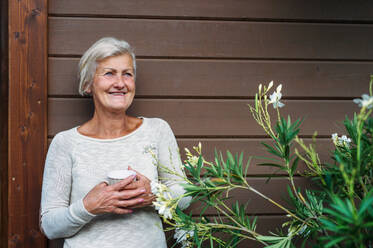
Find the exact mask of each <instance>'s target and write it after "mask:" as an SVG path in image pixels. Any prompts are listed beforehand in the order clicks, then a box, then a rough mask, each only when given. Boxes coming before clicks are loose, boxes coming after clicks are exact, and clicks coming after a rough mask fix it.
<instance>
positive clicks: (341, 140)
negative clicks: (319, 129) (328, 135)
mask: <svg viewBox="0 0 373 248" xmlns="http://www.w3.org/2000/svg"><path fill="white" fill-rule="evenodd" d="M332 140H333V143H334V145H336V146H342V147H343V146H344V147H347V148H348V147H350V143H351V139H350V138H347V136H346V135H342V137H338V134H337V133H333V134H332Z"/></svg>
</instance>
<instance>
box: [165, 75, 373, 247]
mask: <svg viewBox="0 0 373 248" xmlns="http://www.w3.org/2000/svg"><path fill="white" fill-rule="evenodd" d="M372 84H373V77H372V80H371V82H370V88H372ZM271 87H272V82H271V83H270V85H269V86H268V87H267V86H262V85H260V86H259V93H258V94H256V96H255V105H254V106H249V107H250V111H251V113H252V115H253V118H254V119H255V120H256V121H257V123H258V124H259V125H260V126H261V127H262V128H263V129H264V131H265V132H266V133H267V134H268V136H269V137H271V138H272V140H271V142H268V143H262V144H263V146H264V148H265V149H266V151H267V152H268V153H269V154H270V155H271V157H269V158H261V159H265V160H266V162H265V163H262V164H260V166H269V167H272V168H275V169H276V170H277V171H282V172H285V173H287V179H288V180H289V186H288V189H287V195H288V203H289V205H290V206H291V207H290V208H286V207H284V206H282V205H281V204H279V203H278V202H275V201H274V200H272V199H271V198H270V197H268V196H266V195H264V194H263V193H261V192H259V191H258V190H257V189H255V185H251V184H249V182H248V181H247V180H246V178H247V172H248V169H249V168H250V162H251V157H250V158H249V159H247V160H245V159H244V154H243V153H240V154H232V153H231V152H229V151H227V152H226V154H225V156H223V154H222V153H221V152H217V151H215V158H214V161H213V162H208V161H206V160H205V159H204V157H203V155H202V151H201V146H198V147H194V150H195V151H196V153H197V156H195V155H193V154H192V153H191V152H190V151H189V150H187V157H188V159H187V161H186V163H185V170H186V171H187V172H188V173H189V177H187V178H186V177H185V178H184V180H185V181H186V183H185V184H183V186H184V189H185V190H186V193H185V195H188V196H192V197H193V201H198V202H200V204H201V209H200V212H199V213H200V215H199V216H198V217H193V218H192V215H191V214H190V215H187V214H185V213H183V212H182V211H181V210H179V209H178V208H177V209H176V212H175V215H174V220H173V221H174V222H173V225H174V226H175V227H176V228H183V229H186V230H194V236H193V237H191V238H190V242H191V243H189V244H193V245H194V247H208V246H209V247H232V248H233V247H237V245H238V244H239V243H240V242H242V241H243V240H245V239H250V240H254V241H256V242H259V243H261V244H262V245H263V247H270V248H290V247H295V246H296V245H301V246H302V247H305V246H306V245H307V246H310V245H312V247H326V248H328V247H343V248H344V247H359V248H360V247H369V248H373V135H372V134H373V117H372V109H373V96H371V95H370V96H367V95H366V96H363V99H358V100H354V101H355V102H356V103H359V104H360V105H361V109H360V112H359V113H355V114H354V116H353V118H352V119H351V120H350V119H349V118H348V117H346V118H345V120H344V122H343V124H344V127H345V130H346V136H345V137H344V136H342V137H338V135H337V134H333V139H332V140H333V142H334V145H335V149H334V151H332V154H331V157H332V161H333V162H332V163H322V162H321V161H320V159H319V156H318V154H317V152H316V150H317V149H316V134H315V135H314V137H313V142H312V144H306V143H305V142H304V141H303V140H302V139H301V138H300V137H298V136H297V135H298V134H299V132H300V125H301V124H302V122H303V119H297V120H295V121H293V122H292V121H291V118H290V116H288V117H287V118H283V117H281V114H280V111H279V107H281V106H283V104H282V103H280V102H279V100H280V99H281V86H279V87H277V90H276V92H275V93H273V94H272V95H271V96H270V100H269V99H268V97H267V95H266V94H267V93H268V92H269V90H270V89H271ZM370 94H372V92H371V90H370ZM270 104H274V106H276V107H275V109H276V113H277V121H276V122H275V124H272V122H271V118H270V114H269V112H268V106H269V105H270ZM245 161H246V162H245ZM300 162H302V163H304V164H305V165H306V166H307V168H308V171H306V172H305V173H304V175H305V176H308V177H310V178H311V180H310V181H311V182H312V185H310V186H309V187H307V188H303V189H301V188H299V187H297V186H296V184H295V181H294V176H295V174H296V173H298V172H297V168H298V164H299V163H300ZM237 189H241V190H247V191H251V192H253V193H255V194H257V195H259V196H260V197H262V198H264V199H265V200H267V201H269V202H270V203H272V204H274V205H275V206H277V207H278V208H279V209H281V210H283V211H284V214H287V216H288V217H289V219H288V220H287V221H286V222H285V223H283V226H282V227H283V229H282V230H278V231H277V233H274V232H272V233H270V235H262V234H260V233H258V232H257V231H256V229H257V228H256V227H257V225H260V223H259V224H258V223H257V218H256V217H255V216H254V217H251V216H247V214H246V213H247V206H248V204H249V202H245V203H240V202H239V201H237V200H236V201H233V204H231V206H228V204H227V200H228V199H229V200H230V201H232V199H231V195H230V192H231V191H232V190H237ZM208 208H212V209H214V210H215V211H217V213H218V216H217V217H214V218H207V217H205V216H204V213H205V211H206V210H207V209H208ZM170 223H171V224H172V222H170ZM185 244H186V243H185ZM183 247H191V246H185V245H184V246H183Z"/></svg>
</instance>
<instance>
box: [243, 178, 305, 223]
mask: <svg viewBox="0 0 373 248" xmlns="http://www.w3.org/2000/svg"><path fill="white" fill-rule="evenodd" d="M245 181H246V180H245ZM245 184H246V187H244V186H237V188H243V189H248V190H250V191H252V192H254V193H255V194H257V195H259V196H261V197H262V198H264V199H266V200H267V201H269V202H270V203H272V204H274V205H276V206H277V207H279V208H280V209H282V210H284V211H285V212H286V213H287V214H289V215H290V216H292V217H293V218H294V219H297V220H299V221H300V222H302V223H304V224H306V225H307V226H309V224H308V223H307V222H306V221H304V220H302V219H301V218H299V217H298V216H296V215H295V214H293V213H292V212H290V211H289V210H288V209H287V208H285V207H284V206H282V205H281V204H279V203H277V202H275V201H274V200H272V199H271V198H269V197H267V196H266V195H264V194H262V193H260V192H259V191H257V190H256V189H254V188H253V187H251V186H250V185H249V184H248V183H247V182H246V183H245Z"/></svg>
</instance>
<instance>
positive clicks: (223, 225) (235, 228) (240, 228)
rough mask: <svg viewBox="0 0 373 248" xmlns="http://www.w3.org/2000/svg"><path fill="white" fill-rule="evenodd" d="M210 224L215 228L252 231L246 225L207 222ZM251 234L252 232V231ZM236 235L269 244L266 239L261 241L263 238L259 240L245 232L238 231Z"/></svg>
mask: <svg viewBox="0 0 373 248" xmlns="http://www.w3.org/2000/svg"><path fill="white" fill-rule="evenodd" d="M206 225H208V226H212V227H214V228H219V229H220V228H221V229H233V230H238V231H244V232H247V233H250V232H249V231H250V230H249V229H247V228H244V227H236V226H231V225H227V224H217V223H208V224H206ZM250 234H251V233H250ZM235 235H238V236H243V237H245V238H247V239H251V240H255V241H259V242H260V243H262V244H263V245H267V243H265V242H264V241H261V240H257V239H256V238H253V237H250V236H247V235H244V234H238V233H235ZM257 235H258V236H261V235H260V234H258V233H257Z"/></svg>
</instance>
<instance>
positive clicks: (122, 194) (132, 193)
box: [117, 188, 146, 199]
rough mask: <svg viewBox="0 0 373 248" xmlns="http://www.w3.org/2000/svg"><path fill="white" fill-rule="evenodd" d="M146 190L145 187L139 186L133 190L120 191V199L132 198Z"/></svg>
mask: <svg viewBox="0 0 373 248" xmlns="http://www.w3.org/2000/svg"><path fill="white" fill-rule="evenodd" d="M145 192H146V190H145V189H144V188H138V189H133V190H122V191H120V192H118V195H117V196H118V199H131V198H134V197H137V196H140V195H142V194H144V193H145Z"/></svg>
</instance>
